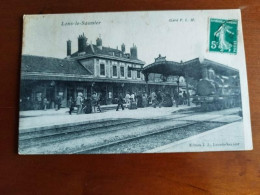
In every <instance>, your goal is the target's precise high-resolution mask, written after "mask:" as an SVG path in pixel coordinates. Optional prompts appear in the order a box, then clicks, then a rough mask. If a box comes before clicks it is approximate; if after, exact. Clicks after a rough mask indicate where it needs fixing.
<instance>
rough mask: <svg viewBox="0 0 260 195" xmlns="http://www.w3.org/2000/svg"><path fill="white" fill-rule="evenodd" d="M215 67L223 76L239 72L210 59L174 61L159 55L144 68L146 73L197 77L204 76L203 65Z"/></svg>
mask: <svg viewBox="0 0 260 195" xmlns="http://www.w3.org/2000/svg"><path fill="white" fill-rule="evenodd" d="M205 66H206V67H209V68H213V69H214V70H215V72H216V73H217V74H220V75H223V76H232V75H237V74H239V71H238V70H237V69H235V68H232V67H230V66H226V65H223V64H220V63H217V62H214V61H211V60H208V59H204V60H203V61H202V62H200V60H199V58H195V59H193V60H189V61H186V62H180V63H179V62H174V61H167V60H166V58H165V57H161V56H159V57H158V58H156V59H155V62H154V63H152V64H149V65H147V66H145V67H144V68H143V70H142V72H143V73H144V74H149V73H158V74H163V75H173V76H185V75H187V76H190V77H193V78H196V79H200V78H201V77H202V74H201V69H202V67H205Z"/></svg>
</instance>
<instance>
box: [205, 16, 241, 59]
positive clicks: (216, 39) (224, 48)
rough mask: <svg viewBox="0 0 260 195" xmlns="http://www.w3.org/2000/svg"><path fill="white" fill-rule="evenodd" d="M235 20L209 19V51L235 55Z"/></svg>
mask: <svg viewBox="0 0 260 195" xmlns="http://www.w3.org/2000/svg"><path fill="white" fill-rule="evenodd" d="M237 24H238V21H237V20H224V19H215V18H210V27H209V51H210V52H220V53H230V54H237Z"/></svg>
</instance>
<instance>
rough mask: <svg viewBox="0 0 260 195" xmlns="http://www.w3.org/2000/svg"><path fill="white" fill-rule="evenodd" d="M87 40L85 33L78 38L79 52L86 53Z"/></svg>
mask: <svg viewBox="0 0 260 195" xmlns="http://www.w3.org/2000/svg"><path fill="white" fill-rule="evenodd" d="M87 40H88V39H87V38H86V37H85V35H84V33H83V34H82V35H79V37H78V52H79V53H80V52H84V51H85V49H86V47H87Z"/></svg>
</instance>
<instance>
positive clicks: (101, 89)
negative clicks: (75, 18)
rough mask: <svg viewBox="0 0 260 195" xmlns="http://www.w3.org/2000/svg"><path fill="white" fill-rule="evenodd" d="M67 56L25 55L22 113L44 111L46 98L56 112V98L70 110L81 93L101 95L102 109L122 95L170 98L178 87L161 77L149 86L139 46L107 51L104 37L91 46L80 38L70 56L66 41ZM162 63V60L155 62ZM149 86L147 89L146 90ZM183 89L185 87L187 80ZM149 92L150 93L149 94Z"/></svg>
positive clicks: (153, 75) (154, 76) (155, 77)
mask: <svg viewBox="0 0 260 195" xmlns="http://www.w3.org/2000/svg"><path fill="white" fill-rule="evenodd" d="M66 44H67V55H66V57H65V58H64V59H59V58H52V57H43V56H32V55H23V56H22V63H21V83H20V109H21V110H37V109H42V106H41V105H42V101H43V98H47V100H48V102H49V105H48V108H54V101H55V98H56V97H57V96H60V97H61V99H62V107H67V106H68V102H69V100H70V98H73V99H75V98H76V96H77V94H78V93H82V94H83V96H84V97H90V96H91V94H92V92H94V91H95V92H98V93H100V97H101V105H106V104H112V103H116V102H115V98H117V97H118V95H119V93H123V95H125V94H126V92H130V93H131V92H132V93H139V92H141V93H143V92H144V91H146V92H147V93H148V94H149V93H150V91H156V90H159V89H161V90H164V91H167V92H168V93H170V94H173V91H174V90H175V89H176V87H177V80H176V79H175V77H168V78H167V80H166V81H165V80H164V78H163V77H162V75H161V74H157V73H151V74H149V78H148V81H147V82H146V81H145V80H147V79H145V76H144V75H143V73H142V72H141V70H142V69H143V67H144V65H145V62H144V61H142V60H140V59H139V58H138V52H137V46H136V45H133V46H132V47H131V48H130V52H129V53H128V52H126V46H125V45H124V44H122V45H121V49H118V48H116V49H115V48H110V47H104V46H103V44H102V39H101V37H99V38H97V39H96V44H92V43H89V42H88V40H87V37H86V36H85V35H84V34H82V35H80V36H79V37H78V50H77V52H75V53H71V41H70V40H68V41H67V43H66ZM158 60H162V59H161V57H160V56H159V57H158V58H155V61H158ZM147 85H148V87H147ZM180 86H181V87H185V83H184V80H181V81H180ZM147 90H148V91H147Z"/></svg>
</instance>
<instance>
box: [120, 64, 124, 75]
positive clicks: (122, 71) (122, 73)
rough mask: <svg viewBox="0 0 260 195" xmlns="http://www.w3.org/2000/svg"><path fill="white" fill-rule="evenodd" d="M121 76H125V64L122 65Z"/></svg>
mask: <svg viewBox="0 0 260 195" xmlns="http://www.w3.org/2000/svg"><path fill="white" fill-rule="evenodd" d="M120 76H121V77H124V76H125V68H124V67H123V66H121V67H120Z"/></svg>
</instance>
